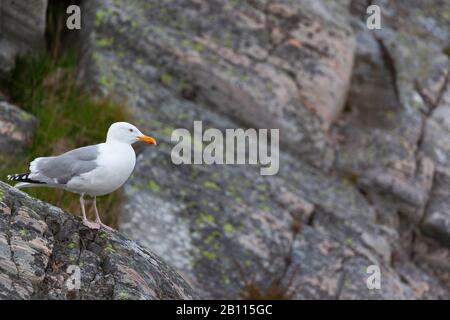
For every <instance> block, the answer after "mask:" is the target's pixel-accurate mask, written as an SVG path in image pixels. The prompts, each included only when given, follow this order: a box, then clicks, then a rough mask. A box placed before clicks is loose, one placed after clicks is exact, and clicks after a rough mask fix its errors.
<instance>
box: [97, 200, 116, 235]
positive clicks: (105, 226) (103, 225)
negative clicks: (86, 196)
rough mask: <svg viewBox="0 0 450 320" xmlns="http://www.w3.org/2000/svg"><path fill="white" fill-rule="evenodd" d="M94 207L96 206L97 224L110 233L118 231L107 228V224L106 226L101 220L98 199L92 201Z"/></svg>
mask: <svg viewBox="0 0 450 320" xmlns="http://www.w3.org/2000/svg"><path fill="white" fill-rule="evenodd" d="M92 205H93V206H94V212H95V222H96V223H98V224H99V225H100V226H101V227H102V228H105V229H106V230H109V231H116V230H114V229H113V228H111V227H109V226H107V225H106V224H104V223H103V222H102V221H101V220H100V215H99V214H98V210H97V197H94V198H93V200H92Z"/></svg>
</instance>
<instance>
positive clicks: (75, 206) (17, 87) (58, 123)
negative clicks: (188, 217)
mask: <svg viewBox="0 0 450 320" xmlns="http://www.w3.org/2000/svg"><path fill="white" fill-rule="evenodd" d="M75 66H76V59H75V57H74V56H73V55H70V54H65V53H63V54H61V55H59V56H58V57H57V58H53V57H52V55H50V54H41V55H38V56H36V55H34V56H24V57H21V58H19V59H18V60H17V62H16V67H15V69H14V70H13V71H12V73H11V75H10V78H9V79H10V80H9V83H8V87H9V91H10V94H11V98H12V101H13V103H14V104H16V105H18V106H20V107H21V108H22V109H23V110H25V111H27V112H29V113H31V114H32V115H34V116H35V117H36V118H37V120H38V128H37V131H36V133H35V136H34V139H33V141H32V144H31V146H30V150H29V152H28V156H27V157H26V158H24V159H21V160H20V161H17V162H16V163H14V164H5V165H4V166H2V168H1V169H0V174H1V175H2V176H3V177H4V176H5V175H6V174H8V173H16V172H26V171H28V164H29V162H30V161H31V160H32V159H34V158H36V157H39V156H51V155H56V154H61V153H63V152H66V151H68V150H71V149H73V148H77V147H81V146H84V145H89V144H96V143H100V142H103V141H104V140H105V136H106V132H107V130H108V128H109V126H110V125H111V123H113V122H116V121H126V120H127V118H128V116H127V112H126V108H125V107H124V106H123V105H122V104H120V103H117V102H114V101H113V100H112V99H111V98H110V97H102V98H100V97H94V96H93V95H91V94H88V93H87V92H84V91H83V90H82V89H81V88H79V87H78V86H77V85H76V83H75V74H74V73H75ZM27 192H28V193H29V194H30V195H32V196H34V197H37V198H39V199H42V200H44V201H47V202H50V203H52V204H54V205H56V206H59V207H61V208H64V209H67V210H70V211H71V212H74V213H78V212H80V207H79V203H78V196H77V195H73V194H71V193H68V192H64V191H62V190H55V189H49V188H36V189H28V190H27ZM119 202H120V194H118V193H114V194H111V195H109V196H106V197H103V198H100V199H99V203H98V205H99V207H100V208H101V209H100V210H99V211H100V212H101V213H102V215H103V217H102V218H103V219H105V220H104V221H105V223H108V224H110V225H112V226H115V225H116V217H117V210H118V209H120V206H119V205H118V204H119Z"/></svg>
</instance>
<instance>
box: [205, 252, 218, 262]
mask: <svg viewBox="0 0 450 320" xmlns="http://www.w3.org/2000/svg"><path fill="white" fill-rule="evenodd" d="M202 256H203V257H205V258H206V259H208V260H215V259H216V258H217V254H216V253H215V252H211V251H202Z"/></svg>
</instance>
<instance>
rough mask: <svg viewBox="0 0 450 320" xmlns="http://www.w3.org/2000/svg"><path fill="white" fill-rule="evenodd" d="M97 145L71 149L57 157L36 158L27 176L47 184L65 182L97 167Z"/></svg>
mask: <svg viewBox="0 0 450 320" xmlns="http://www.w3.org/2000/svg"><path fill="white" fill-rule="evenodd" d="M98 149H99V148H98V145H94V146H87V147H82V148H78V149H74V150H71V151H69V152H66V153H64V154H62V155H60V156H57V157H42V158H36V159H35V160H33V161H32V162H31V163H30V174H29V178H30V179H32V180H36V181H39V182H44V183H47V184H66V183H67V182H68V181H69V180H70V179H72V178H73V177H76V176H79V175H81V174H83V173H86V172H89V171H92V170H93V169H95V168H96V167H97V161H96V160H97V157H98Z"/></svg>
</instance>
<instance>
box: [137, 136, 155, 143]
mask: <svg viewBox="0 0 450 320" xmlns="http://www.w3.org/2000/svg"><path fill="white" fill-rule="evenodd" d="M138 139H139V140H140V141H144V142H146V143H148V144H156V140H155V139H153V138H152V137H149V136H139V137H138Z"/></svg>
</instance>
